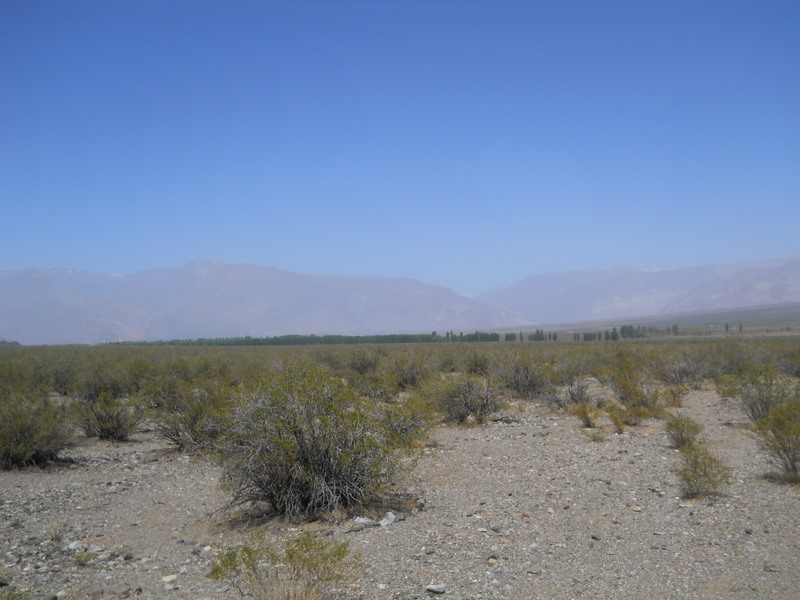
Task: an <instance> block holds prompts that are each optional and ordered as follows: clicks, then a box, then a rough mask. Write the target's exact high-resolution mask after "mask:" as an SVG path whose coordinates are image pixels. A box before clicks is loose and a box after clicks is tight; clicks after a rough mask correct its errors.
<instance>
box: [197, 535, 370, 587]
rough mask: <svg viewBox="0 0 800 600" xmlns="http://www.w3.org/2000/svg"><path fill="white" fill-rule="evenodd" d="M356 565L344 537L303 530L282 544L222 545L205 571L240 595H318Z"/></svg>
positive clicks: (351, 574) (348, 574)
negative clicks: (321, 536)
mask: <svg viewBox="0 0 800 600" xmlns="http://www.w3.org/2000/svg"><path fill="white" fill-rule="evenodd" d="M360 568H361V561H360V559H359V558H358V557H351V556H350V549H349V546H348V544H347V542H334V541H333V540H323V539H318V538H315V537H313V536H312V535H311V534H310V533H308V532H306V533H304V534H303V535H301V536H300V537H298V538H296V539H290V540H287V541H285V542H284V543H283V547H282V548H276V547H275V546H274V545H272V544H269V543H266V542H264V541H263V540H258V541H255V542H254V543H253V544H247V545H241V546H232V547H228V548H226V549H225V550H224V551H223V552H222V554H220V556H218V557H217V559H216V560H215V561H214V564H213V565H212V567H211V573H210V577H211V578H212V579H218V580H219V579H222V580H227V581H229V582H230V583H231V584H233V585H234V586H235V587H236V589H237V590H238V591H239V593H240V594H241V595H242V596H246V597H251V598H256V599H257V600H322V599H323V598H326V597H330V596H331V595H332V594H331V592H332V591H333V588H334V586H335V585H336V584H337V583H339V582H342V581H344V580H346V579H347V578H349V577H354V576H355V574H356V573H357V571H358V570H359V569H360Z"/></svg>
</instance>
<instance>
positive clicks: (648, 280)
mask: <svg viewBox="0 0 800 600" xmlns="http://www.w3.org/2000/svg"><path fill="white" fill-rule="evenodd" d="M480 298H481V299H482V300H486V301H489V302H493V303H495V304H498V305H500V306H504V307H506V308H508V309H510V310H513V311H515V312H518V313H520V314H522V315H524V316H525V317H526V318H527V319H529V320H531V321H533V322H535V323H566V322H577V321H591V320H596V319H608V318H622V317H637V316H644V315H661V314H670V313H678V312H695V311H707V310H715V309H719V308H734V307H747V306H760V305H769V304H776V303H782V302H796V301H800V260H796V259H795V260H787V261H775V262H769V263H766V264H765V263H758V264H756V263H752V264H742V265H716V266H712V265H707V266H697V267H687V268H680V269H663V270H646V269H627V268H625V269H623V268H620V269H607V270H603V271H574V272H568V273H551V274H545V275H534V276H532V277H528V278H526V279H523V280H522V281H519V282H517V283H515V284H513V285H510V286H507V287H504V288H500V289H497V290H492V291H490V292H487V293H486V294H483V295H481V296H480Z"/></svg>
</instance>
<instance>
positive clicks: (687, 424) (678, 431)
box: [664, 413, 703, 449]
mask: <svg viewBox="0 0 800 600" xmlns="http://www.w3.org/2000/svg"><path fill="white" fill-rule="evenodd" d="M664 431H666V432H667V435H669V438H670V440H672V443H673V444H674V445H675V447H676V448H678V449H681V448H686V447H687V446H693V445H695V444H696V443H697V436H699V435H700V432H701V431H703V425H702V424H701V423H698V422H697V421H695V420H694V419H692V418H691V417H689V416H687V415H684V414H681V413H674V414H672V415H670V416H669V418H667V420H666V421H665V422H664Z"/></svg>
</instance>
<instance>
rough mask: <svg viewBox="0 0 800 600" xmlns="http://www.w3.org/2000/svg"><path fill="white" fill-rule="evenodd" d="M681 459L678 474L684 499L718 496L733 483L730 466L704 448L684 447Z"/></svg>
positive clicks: (697, 446) (696, 446) (695, 446)
mask: <svg viewBox="0 0 800 600" xmlns="http://www.w3.org/2000/svg"><path fill="white" fill-rule="evenodd" d="M681 459H682V460H681V465H680V466H679V467H678V468H677V469H676V473H677V475H678V477H679V478H680V480H681V491H682V493H683V496H684V498H697V497H710V496H718V495H720V494H721V493H722V489H723V488H724V487H725V486H726V485H728V484H729V483H730V482H731V478H732V475H733V470H732V469H731V468H730V466H728V464H727V463H725V461H723V460H722V459H721V458H719V457H717V456H716V455H714V453H712V452H711V451H710V450H708V449H707V448H704V447H703V446H699V445H692V446H684V447H683V449H682V450H681Z"/></svg>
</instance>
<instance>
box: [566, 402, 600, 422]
mask: <svg viewBox="0 0 800 600" xmlns="http://www.w3.org/2000/svg"><path fill="white" fill-rule="evenodd" d="M572 414H574V415H575V416H576V417H578V418H579V419H580V420H581V423H583V426H584V427H587V428H592V427H596V426H597V419H598V417H599V416H600V409H598V408H597V407H596V406H595V405H594V404H592V403H591V402H586V401H584V402H581V403H580V404H576V405H575V407H574V408H573V409H572Z"/></svg>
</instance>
